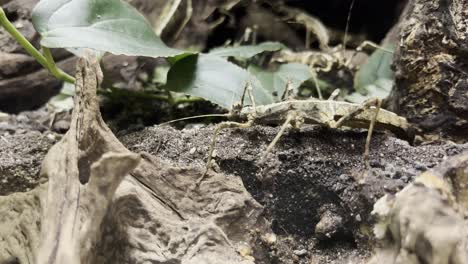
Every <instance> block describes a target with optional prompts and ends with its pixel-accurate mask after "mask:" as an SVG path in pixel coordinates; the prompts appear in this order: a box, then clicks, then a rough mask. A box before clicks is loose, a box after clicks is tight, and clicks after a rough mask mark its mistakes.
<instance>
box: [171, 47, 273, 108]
mask: <svg viewBox="0 0 468 264" xmlns="http://www.w3.org/2000/svg"><path fill="white" fill-rule="evenodd" d="M247 82H250V84H251V85H252V88H253V95H254V99H255V102H256V103H257V104H258V105H261V104H269V103H272V102H273V97H272V96H271V95H270V94H269V93H268V92H266V91H265V90H264V89H263V88H262V86H261V84H260V82H259V81H258V80H257V79H256V78H255V77H254V76H252V75H251V74H249V73H248V72H247V71H246V70H244V69H242V68H240V67H238V66H237V65H235V64H232V63H230V62H228V61H226V60H225V59H223V58H220V57H216V56H212V55H207V54H194V55H191V56H187V57H185V58H182V59H180V60H178V61H177V62H176V63H175V64H174V65H173V66H172V67H171V69H170V70H169V73H168V76H167V89H169V90H171V91H175V92H181V93H185V94H189V95H193V96H198V97H202V98H204V99H206V100H209V101H211V102H213V103H216V104H218V105H220V106H222V107H225V108H227V109H230V108H231V107H232V106H233V105H234V104H236V103H239V102H240V100H241V97H242V93H243V92H244V89H245V87H246V84H247ZM245 103H246V104H250V100H249V99H248V98H246V99H245Z"/></svg>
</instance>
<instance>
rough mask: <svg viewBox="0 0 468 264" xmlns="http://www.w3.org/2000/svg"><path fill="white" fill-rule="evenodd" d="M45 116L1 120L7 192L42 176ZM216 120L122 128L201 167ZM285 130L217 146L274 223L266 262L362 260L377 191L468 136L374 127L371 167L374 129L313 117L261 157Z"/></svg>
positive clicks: (247, 133)
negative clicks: (438, 138) (421, 139)
mask: <svg viewBox="0 0 468 264" xmlns="http://www.w3.org/2000/svg"><path fill="white" fill-rule="evenodd" d="M41 115H44V112H40V111H38V112H28V113H26V114H20V115H17V116H14V115H12V116H10V117H9V118H8V119H5V118H4V121H3V122H1V123H0V175H2V179H1V183H2V184H1V185H0V186H1V187H0V195H8V194H11V193H14V192H25V191H29V190H31V189H33V188H34V187H36V186H37V185H38V184H39V182H40V181H41V180H40V179H39V178H38V177H39V173H38V172H39V170H40V165H41V162H42V160H43V158H44V156H45V154H46V153H47V151H48V150H49V148H50V147H51V146H52V145H53V144H54V143H56V142H57V141H58V140H59V139H60V138H61V137H62V135H61V134H57V133H55V132H52V131H49V130H47V129H46V127H44V126H41V125H38V123H37V122H35V121H34V119H32V118H31V117H34V118H36V120H37V117H38V116H41ZM213 128H214V125H208V126H205V125H192V126H188V128H185V129H175V128H173V127H170V126H152V127H147V128H145V129H143V130H140V131H134V132H125V131H122V132H120V133H118V134H119V138H120V140H121V141H122V142H123V143H124V145H125V146H126V147H127V148H129V149H130V150H131V151H133V152H136V153H149V154H152V155H155V156H157V157H159V158H161V159H163V160H165V161H167V162H168V163H169V164H172V166H175V167H195V168H199V169H201V170H202V169H203V168H204V166H205V160H206V155H207V152H208V146H209V145H210V142H211V139H212V136H213ZM278 130H279V128H277V127H264V126H255V127H252V128H248V129H226V130H224V131H223V132H222V133H221V135H220V137H219V139H218V145H217V146H218V147H217V148H216V153H215V161H216V165H215V166H214V168H215V170H216V171H218V172H220V173H221V174H222V175H225V177H228V178H230V177H239V178H241V179H242V182H243V185H244V187H245V189H246V190H247V191H248V193H250V194H251V196H252V197H253V198H254V199H255V200H256V201H257V202H258V203H259V204H260V205H261V206H262V208H263V209H262V210H263V213H262V215H263V216H264V217H265V219H266V220H267V221H268V222H269V223H270V225H271V229H272V232H273V234H274V237H275V242H274V243H271V244H268V243H266V242H265V241H264V239H263V240H262V235H264V234H257V236H258V241H259V242H258V244H257V248H255V251H256V252H264V253H263V256H262V257H261V258H263V261H265V262H259V263H311V262H310V261H312V260H314V261H318V262H314V263H364V261H365V260H367V259H368V258H369V256H370V255H371V253H372V251H373V248H374V243H375V241H374V239H373V235H372V225H373V223H374V219H373V218H372V216H371V215H370V212H371V211H372V208H373V205H374V203H375V202H376V201H377V199H379V198H380V197H382V196H383V195H384V194H385V193H396V192H398V191H399V190H401V189H402V188H403V187H404V186H406V185H407V184H408V183H409V182H411V181H412V180H413V179H414V178H415V177H416V176H418V175H419V174H420V173H422V172H423V171H425V170H427V169H430V168H433V167H435V166H437V165H438V164H440V163H441V162H442V161H444V160H446V159H447V158H448V157H451V156H454V155H457V154H459V153H461V152H462V151H464V150H468V144H455V143H453V142H448V141H447V142H432V143H424V144H420V145H417V146H411V145H410V144H409V143H408V142H406V141H404V140H400V139H398V138H395V137H393V136H392V135H389V134H384V133H376V134H375V135H374V137H373V138H372V144H371V153H370V165H371V169H370V171H369V172H368V173H367V176H366V169H365V166H364V162H363V151H364V143H365V138H366V135H367V133H366V131H359V130H350V129H348V130H342V129H341V130H334V129H326V128H323V127H319V126H306V127H304V128H301V129H300V130H291V131H288V132H287V133H286V135H284V137H283V138H282V139H281V140H280V141H279V142H278V144H277V145H276V147H275V149H274V150H273V151H272V153H271V154H270V155H269V156H268V158H267V160H266V162H264V163H263V164H260V163H259V159H260V156H261V154H262V152H263V151H264V150H265V149H266V147H267V145H268V144H269V142H271V140H272V139H273V138H274V136H275V135H276V134H277V133H278ZM239 206H241V205H239ZM245 231H246V230H243V231H242V232H245ZM260 248H262V250H259V249H260ZM257 254H258V253H257Z"/></svg>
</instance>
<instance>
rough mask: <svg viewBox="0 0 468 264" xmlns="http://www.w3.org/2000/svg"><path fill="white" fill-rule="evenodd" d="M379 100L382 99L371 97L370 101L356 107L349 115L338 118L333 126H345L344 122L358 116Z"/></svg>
mask: <svg viewBox="0 0 468 264" xmlns="http://www.w3.org/2000/svg"><path fill="white" fill-rule="evenodd" d="M378 100H380V99H371V100H368V101H366V102H364V103H363V104H362V105H361V106H360V107H358V108H356V109H354V111H352V112H350V113H348V114H347V115H344V116H342V117H341V118H340V119H338V121H336V123H335V125H334V126H333V128H340V127H341V126H343V124H344V122H346V121H348V120H350V119H352V118H354V117H356V116H357V115H359V114H360V113H362V112H363V111H365V110H367V109H369V108H370V107H371V106H374V105H377V101H378Z"/></svg>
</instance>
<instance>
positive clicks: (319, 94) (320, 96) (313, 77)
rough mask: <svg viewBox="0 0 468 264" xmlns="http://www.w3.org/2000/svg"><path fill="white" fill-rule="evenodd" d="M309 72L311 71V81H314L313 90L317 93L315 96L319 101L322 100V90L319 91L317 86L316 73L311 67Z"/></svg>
mask: <svg viewBox="0 0 468 264" xmlns="http://www.w3.org/2000/svg"><path fill="white" fill-rule="evenodd" d="M310 71H311V76H312V80H313V81H314V85H315V89H316V91H317V96H318V98H319V99H320V100H323V96H322V90H321V89H320V85H319V83H318V79H317V74H318V73H317V71H316V70H315V69H314V68H313V67H310Z"/></svg>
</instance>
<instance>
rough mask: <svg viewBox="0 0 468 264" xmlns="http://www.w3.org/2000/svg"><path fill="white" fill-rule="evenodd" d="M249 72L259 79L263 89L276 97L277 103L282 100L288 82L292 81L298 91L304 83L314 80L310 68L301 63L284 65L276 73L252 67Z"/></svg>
mask: <svg viewBox="0 0 468 264" xmlns="http://www.w3.org/2000/svg"><path fill="white" fill-rule="evenodd" d="M249 72H251V73H252V74H253V75H254V76H255V77H257V79H258V80H259V81H260V83H261V84H262V87H263V88H264V89H266V90H267V91H268V93H270V94H271V95H272V96H273V97H274V99H275V101H279V100H280V97H281V96H282V95H283V93H284V91H285V89H286V85H287V83H288V81H291V84H292V88H293V89H294V90H297V89H298V88H299V86H301V84H302V83H304V82H305V81H307V80H309V79H310V78H312V75H311V73H310V70H309V67H308V66H307V65H304V64H300V63H289V64H282V65H280V66H279V67H278V69H276V70H275V71H266V70H263V69H261V68H259V67H255V66H250V67H249Z"/></svg>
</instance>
